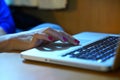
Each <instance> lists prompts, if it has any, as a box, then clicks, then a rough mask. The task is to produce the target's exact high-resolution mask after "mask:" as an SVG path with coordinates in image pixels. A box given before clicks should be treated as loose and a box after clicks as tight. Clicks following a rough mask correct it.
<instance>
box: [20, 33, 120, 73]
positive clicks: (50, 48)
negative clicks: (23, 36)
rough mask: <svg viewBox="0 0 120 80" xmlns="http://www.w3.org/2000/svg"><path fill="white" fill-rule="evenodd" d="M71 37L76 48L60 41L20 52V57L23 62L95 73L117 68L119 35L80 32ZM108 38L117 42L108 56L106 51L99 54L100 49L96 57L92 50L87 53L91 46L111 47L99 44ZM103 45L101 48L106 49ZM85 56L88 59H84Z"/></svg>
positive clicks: (119, 62)
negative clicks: (49, 64)
mask: <svg viewBox="0 0 120 80" xmlns="http://www.w3.org/2000/svg"><path fill="white" fill-rule="evenodd" d="M73 36H74V37H75V38H76V39H78V40H79V41H80V44H79V45H78V46H73V45H71V44H68V43H62V42H61V41H56V42H54V43H51V44H48V45H45V46H40V47H38V48H33V49H29V50H26V51H23V52H21V57H22V58H24V60H34V61H40V62H46V63H54V64H60V65H67V66H72V67H78V68H84V69H90V70H96V71H110V70H114V69H116V68H118V67H119V65H120V55H119V54H120V50H119V49H120V47H119V42H120V39H119V38H120V35H117V34H107V33H96V32H82V33H78V34H75V35H73ZM109 36H112V37H115V39H116V41H117V43H115V44H114V46H116V48H115V49H114V53H113V52H112V54H109V55H108V53H107V51H105V52H102V51H101V52H100V51H99V50H100V49H98V50H96V51H98V52H97V53H98V54H99V55H98V56H96V54H95V53H96V52H95V51H94V50H92V51H93V52H92V51H91V52H90V51H89V50H90V48H91V46H92V48H93V49H96V47H97V46H100V45H101V44H105V45H106V46H107V45H110V46H111V44H112V43H111V44H107V43H109V42H107V43H104V41H103V42H99V41H102V40H104V39H107V38H109ZM111 39H114V38H110V39H108V40H109V41H111ZM114 42H115V41H114ZM95 44H99V45H95ZM105 45H104V46H103V47H105V48H107V47H106V46H105ZM111 47H112V46H111ZM84 48H87V49H84ZM107 50H108V51H109V50H110V49H109V48H108V49H107ZM79 51H82V52H79ZM85 51H86V52H85ZM111 51H112V50H111ZM109 52H110V51H109ZM78 53H80V54H78ZM106 53H107V54H106ZM88 54H89V55H88ZM91 55H93V56H91ZM85 56H88V57H87V58H85ZM94 56H95V57H94ZM104 56H105V57H104ZM91 58H92V59H91ZM101 58H102V59H101Z"/></svg>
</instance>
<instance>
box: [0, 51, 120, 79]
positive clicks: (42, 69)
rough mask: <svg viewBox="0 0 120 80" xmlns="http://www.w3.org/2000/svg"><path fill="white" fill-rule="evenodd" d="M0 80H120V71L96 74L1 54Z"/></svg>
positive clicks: (16, 55)
mask: <svg viewBox="0 0 120 80" xmlns="http://www.w3.org/2000/svg"><path fill="white" fill-rule="evenodd" d="M0 80H120V70H117V71H113V72H96V71H90V70H85V69H79V68H73V67H68V66H61V65H55V64H48V63H41V62H35V61H24V60H23V59H22V58H21V57H20V54H19V53H0Z"/></svg>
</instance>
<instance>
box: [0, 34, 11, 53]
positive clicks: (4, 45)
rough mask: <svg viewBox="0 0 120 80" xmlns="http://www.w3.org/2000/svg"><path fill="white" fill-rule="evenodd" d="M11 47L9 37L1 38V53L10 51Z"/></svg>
mask: <svg viewBox="0 0 120 80" xmlns="http://www.w3.org/2000/svg"><path fill="white" fill-rule="evenodd" d="M10 46H11V42H10V38H9V36H8V37H7V36H6V35H5V36H0V52H3V51H9V50H10V48H11V47H10Z"/></svg>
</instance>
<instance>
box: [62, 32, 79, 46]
mask: <svg viewBox="0 0 120 80" xmlns="http://www.w3.org/2000/svg"><path fill="white" fill-rule="evenodd" d="M60 33H61V34H62V35H63V39H64V41H66V42H69V43H71V44H74V45H79V43H80V41H79V40H77V39H75V38H74V37H72V36H71V35H70V34H68V33H66V32H64V31H60Z"/></svg>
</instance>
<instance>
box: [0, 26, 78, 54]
mask: <svg viewBox="0 0 120 80" xmlns="http://www.w3.org/2000/svg"><path fill="white" fill-rule="evenodd" d="M56 40H61V41H62V42H69V43H71V44H73V45H78V44H79V41H78V40H77V39H75V38H73V37H72V36H71V35H69V34H68V33H66V32H64V31H58V30H54V29H51V28H49V27H48V28H42V29H36V30H31V31H24V32H20V33H14V34H6V35H3V36H0V51H1V52H3V51H10V50H27V49H30V48H33V47H37V46H40V45H42V44H46V43H50V42H54V41H56Z"/></svg>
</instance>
